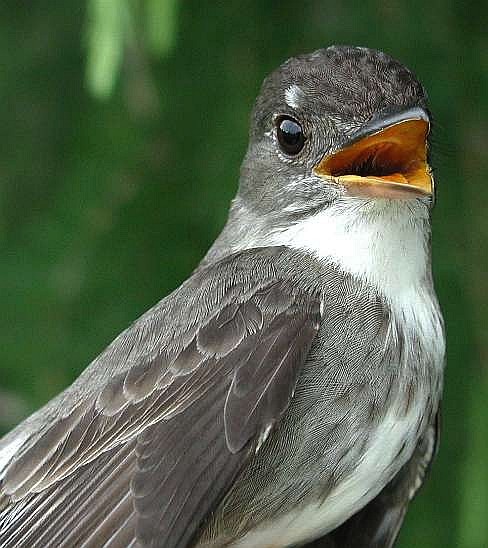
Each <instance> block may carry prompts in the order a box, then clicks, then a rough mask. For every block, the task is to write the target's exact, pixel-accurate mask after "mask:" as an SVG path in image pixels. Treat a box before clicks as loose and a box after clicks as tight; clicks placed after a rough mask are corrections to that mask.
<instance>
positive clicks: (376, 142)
mask: <svg viewBox="0 0 488 548" xmlns="http://www.w3.org/2000/svg"><path fill="white" fill-rule="evenodd" d="M428 133H429V123H428V122H427V121H425V120H421V119H419V120H405V121H401V122H398V123H396V124H393V125H391V126H389V127H387V128H385V129H382V130H379V131H377V132H376V133H373V134H372V135H368V136H367V137H364V138H362V139H360V140H359V141H356V142H355V143H353V144H351V145H349V146H347V147H346V148H344V149H341V150H339V151H337V152H334V153H332V154H329V155H328V156H325V157H324V158H323V159H322V160H321V161H320V163H319V164H318V165H317V166H316V167H315V168H314V172H315V173H316V174H317V175H320V176H322V177H324V178H327V179H330V178H332V179H336V180H337V182H338V183H339V184H341V185H343V186H345V187H346V188H347V190H348V192H349V193H350V194H353V195H355V194H369V195H374V196H382V195H383V196H385V197H388V198H393V197H400V195H405V194H410V195H412V194H413V195H415V194H416V195H430V194H432V193H433V181H432V176H431V170H430V167H429V165H428V163H427V135H428ZM412 197H414V196H412Z"/></svg>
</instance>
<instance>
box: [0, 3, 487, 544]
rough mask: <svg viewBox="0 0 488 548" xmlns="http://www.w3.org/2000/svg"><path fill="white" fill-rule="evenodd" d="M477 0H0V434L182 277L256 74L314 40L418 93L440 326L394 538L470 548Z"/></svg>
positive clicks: (481, 151) (482, 523)
mask: <svg viewBox="0 0 488 548" xmlns="http://www.w3.org/2000/svg"><path fill="white" fill-rule="evenodd" d="M483 4H484V5H483ZM483 4H482V3H481V2H480V3H478V2H462V3H461V2H440V1H436V0H433V1H431V2H428V3H426V2H425V0H422V1H412V2H408V3H407V2H405V3H401V2H398V1H395V0H389V1H385V0H383V1H382V0H378V1H362V2H352V1H347V2H324V1H318V0H316V1H308V2H298V1H296V0H295V1H293V2H290V1H284V0H281V1H268V2H265V1H263V0H253V1H251V0H248V1H246V0H241V1H239V2H237V1H220V2H217V1H207V2H206V1H202V0H193V1H189V0H185V1H182V0H181V1H178V0H171V1H167V0H166V1H165V0H146V1H142V0H141V1H139V2H137V1H129V0H118V1H117V0H91V1H89V2H88V3H86V2H80V1H79V0H78V1H67V0H62V1H61V0H50V1H49V2H42V3H41V2H33V1H32V2H19V1H18V0H15V1H12V0H3V1H2V2H1V3H0V66H1V72H0V75H1V76H0V98H1V101H0V121H1V138H0V185H1V187H0V260H1V263H0V264H1V270H0V307H1V313H0V349H1V358H0V430H1V431H3V432H5V431H6V430H8V429H9V428H10V427H11V426H12V425H14V424H15V423H16V422H17V421H18V420H20V419H21V418H22V417H23V416H25V415H26V414H28V413H29V412H31V411H33V410H34V409H35V408H36V407H38V406H39V405H41V404H42V403H44V402H45V401H47V400H48V399H49V398H51V397H52V396H53V395H54V394H56V393H57V392H59V391H60V390H61V389H63V388H64V387H65V386H66V385H67V384H69V383H70V382H71V381H72V380H73V379H74V378H75V377H76V376H77V375H78V374H79V373H80V371H81V370H82V369H83V368H84V367H85V366H86V365H87V363H88V362H89V361H90V360H91V359H92V358H93V357H94V356H96V355H97V354H98V353H99V352H100V351H101V350H102V349H103V348H104V346H105V345H106V344H107V343H108V342H110V341H111V340H112V339H113V338H114V337H115V336H116V335H117V333H118V332H120V331H121V330H122V329H123V328H125V327H126V326H127V325H128V324H129V323H130V322H131V321H132V320H134V319H135V318H136V317H137V316H138V315H139V314H141V313H142V312H143V311H144V310H145V309H147V308H148V307H149V306H150V305H152V304H153V303H154V302H156V301H157V300H159V299H160V298H161V297H162V296H164V295H165V294H167V293H168V292H169V291H171V290H172V289H173V288H175V287H176V286H177V285H179V284H180V283H181V281H182V280H184V279H185V278H186V277H187V276H188V275H189V274H190V272H191V270H192V269H193V267H194V266H195V265H196V264H197V262H198V260H199V259H200V258H201V257H202V255H203V254H204V252H205V251H206V249H207V248H208V247H209V245H210V244H211V242H212V241H213V239H214V238H215V237H216V235H217V234H218V232H219V230H220V229H221V227H222V225H223V223H224V220H225V217H226V211H227V207H228V203H229V200H230V199H231V198H232V196H233V194H234V193H235V191H236V186H237V179H238V170H239V164H240V161H241V159H242V156H243V154H244V151H245V148H246V141H247V130H248V116H249V111H250V108H251V106H252V102H253V100H254V97H255V96H256V94H257V92H258V89H259V86H260V83H261V81H262V79H263V77H264V76H265V75H266V74H267V73H268V72H269V71H270V70H272V69H273V68H275V67H276V66H277V65H278V64H280V63H281V62H282V61H283V60H285V59H286V58H287V57H290V56H292V55H295V54H297V53H303V52H307V51H311V50H314V49H317V48H319V47H324V46H327V45H330V44H333V43H348V44H354V45H364V46H369V47H374V48H378V49H382V50H385V51H386V52H388V53H390V54H391V55H393V56H394V57H397V58H398V59H400V60H401V61H403V62H404V63H405V64H407V65H408V66H410V67H411V68H412V69H413V70H414V71H415V72H416V73H417V74H418V76H419V77H420V79H421V80H422V82H423V83H424V85H425V86H426V88H427V90H428V91H429V94H430V104H431V108H432V111H433V112H434V115H435V129H434V166H435V169H436V178H437V184H438V205H437V207H436V209H435V212H434V228H433V230H434V241H433V252H434V259H433V262H434V270H435V278H436V283H437V290H438V294H439V298H440V301H441V304H442V307H443V310H444V314H445V317H446V323H447V332H448V364H447V371H446V373H447V378H446V387H445V395H444V404H443V435H442V442H441V450H440V454H439V457H438V459H437V462H436V464H435V466H434V469H433V473H432V476H431V478H430V481H429V482H428V484H427V486H426V487H425V488H424V489H423V491H422V492H421V495H420V496H419V497H418V499H417V500H416V502H415V503H414V504H413V506H412V508H411V510H410V512H409V515H408V518H407V521H406V525H405V527H404V529H403V532H402V535H401V542H400V546H402V547H412V546H416V547H417V546H420V547H445V548H447V547H466V548H468V547H469V548H477V547H485V546H488V502H487V501H488V462H487V460H488V406H487V404H486V402H485V399H486V394H487V389H488V370H487V366H486V358H487V355H488V344H487V342H488V341H487V338H488V335H487V331H486V319H487V309H486V303H487V300H486V284H485V277H486V271H487V262H488V259H487V253H486V251H487V250H486V241H487V235H488V221H487V219H486V217H485V215H486V211H487V205H486V204H487V198H488V187H487V178H488V155H487V154H486V152H485V150H486V143H487V142H488V117H487V111H488V93H487V90H488V44H487V40H486V28H487V25H486V23H487V22H488V3H483Z"/></svg>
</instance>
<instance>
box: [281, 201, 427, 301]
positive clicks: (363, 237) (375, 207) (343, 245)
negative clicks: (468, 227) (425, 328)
mask: <svg viewBox="0 0 488 548" xmlns="http://www.w3.org/2000/svg"><path fill="white" fill-rule="evenodd" d="M270 243H273V244H274V245H289V246H290V247H293V248H297V249H302V250H307V251H309V252H311V253H312V254H313V255H314V256H315V257H316V258H318V259H319V260H322V261H326V262H332V263H334V264H336V265H337V266H338V267H340V268H341V269H342V270H344V271H345V272H348V273H350V274H352V275H353V276H355V277H357V278H359V279H361V280H362V281H364V282H366V283H367V284H368V285H371V286H374V287H375V288H377V289H378V290H379V291H380V292H381V293H383V294H384V295H385V296H386V297H387V298H388V299H390V298H391V299H395V298H397V297H398V296H399V295H402V294H404V293H405V292H409V291H411V290H412V289H415V288H419V287H421V286H423V285H424V284H426V283H430V220H429V210H428V208H427V206H425V205H424V204H421V203H417V202H413V201H410V202H407V201H389V200H374V201H364V200H347V201H343V202H338V203H336V204H334V205H332V206H330V207H328V208H326V209H324V210H322V211H321V212H320V213H318V214H316V215H314V216H311V217H308V218H306V219H304V220H302V221H299V222H297V223H295V224H293V225H291V226H290V227H289V228H287V229H286V230H284V231H281V232H276V233H274V234H273V237H272V239H271V241H270Z"/></svg>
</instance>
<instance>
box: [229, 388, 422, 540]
mask: <svg viewBox="0 0 488 548" xmlns="http://www.w3.org/2000/svg"><path fill="white" fill-rule="evenodd" d="M424 403H425V395H422V396H421V398H419V399H418V401H417V402H415V405H412V406H411V408H410V411H409V413H408V414H406V415H405V414H404V413H403V412H402V411H401V403H400V401H399V402H398V405H396V406H395V405H393V406H392V408H391V409H390V411H389V412H388V413H387V414H386V416H385V419H384V421H383V422H382V423H381V424H380V425H379V426H378V429H377V430H376V433H375V435H374V436H372V439H371V443H370V445H369V447H368V449H367V451H366V452H365V454H364V456H363V458H362V459H361V461H360V462H359V463H358V466H357V468H356V469H355V470H354V472H353V473H351V475H349V476H348V477H346V478H345V479H344V481H342V482H340V483H339V484H338V485H337V486H336V487H335V488H334V489H333V490H332V491H331V492H330V493H329V495H328V496H327V497H326V498H325V499H324V500H323V501H321V502H320V503H318V502H313V503H310V504H307V505H303V506H301V507H298V508H296V509H294V510H293V511H291V512H289V513H287V514H284V515H282V516H280V517H279V518H277V519H276V520H274V521H273V522H268V523H264V524H261V525H260V526H259V527H257V528H256V529H254V530H252V531H250V532H249V533H247V534H246V535H245V536H243V537H242V538H241V539H240V540H239V541H237V542H235V543H234V544H232V547H233V548H256V546H259V547H260V548H267V547H273V548H284V547H289V546H293V545H300V544H301V543H304V542H307V541H311V540H313V539H316V538H320V537H321V536H323V535H325V534H327V533H328V532H329V531H331V530H333V529H335V528H336V527H338V526H339V525H340V524H341V523H343V522H344V521H345V520H346V519H348V518H349V517H350V516H352V515H353V514H355V513H356V512H357V511H359V510H360V509H361V508H362V507H364V506H365V505H366V504H367V503H368V502H369V501H370V500H372V499H373V498H374V497H375V496H376V495H377V494H378V493H379V492H380V491H381V489H382V488H383V487H384V486H385V485H386V483H388V481H389V480H390V479H391V478H392V477H393V476H394V475H395V474H396V473H397V472H398V471H399V470H400V468H401V466H402V465H403V464H404V463H405V462H406V460H407V459H408V457H409V456H410V455H411V453H412V452H413V449H414V446H415V442H416V427H417V424H418V421H419V420H420V417H421V415H422V413H423V409H424ZM405 440H410V443H409V444H407V447H405V449H404V453H403V454H404V457H403V459H402V460H396V459H395V457H396V456H397V454H398V452H399V451H400V450H401V448H402V445H403V444H404V442H405ZM393 462H394V463H395V464H394V465H392V463H393Z"/></svg>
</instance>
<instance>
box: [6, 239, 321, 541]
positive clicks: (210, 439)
mask: <svg viewBox="0 0 488 548" xmlns="http://www.w3.org/2000/svg"><path fill="white" fill-rule="evenodd" d="M260 253H261V254H260ZM283 253H284V251H283V250H282V249H278V248H276V249H274V250H272V251H271V252H266V253H265V252H263V250H261V252H258V251H256V252H254V254H253V253H252V252H247V253H244V254H240V255H237V256H234V257H231V258H228V259H225V260H224V261H222V262H221V263H218V264H217V265H213V266H210V267H208V268H206V269H204V270H202V271H199V272H197V273H196V274H195V275H194V276H193V277H192V278H190V280H189V281H187V282H186V283H185V284H183V286H181V288H179V290H177V291H176V292H175V293H174V294H173V295H171V296H170V297H168V298H167V299H165V300H163V301H162V302H161V303H159V304H158V305H157V306H156V307H155V308H154V309H153V310H152V311H150V312H148V313H147V314H145V315H144V316H143V317H142V318H141V319H140V320H139V321H138V322H136V324H135V325H134V326H133V327H132V328H131V329H129V330H128V331H126V332H125V333H123V334H122V335H121V336H119V337H118V338H117V339H116V341H114V343H112V345H111V346H110V347H109V348H108V349H107V350H106V351H105V352H104V353H103V354H102V355H101V356H100V357H99V358H98V359H97V360H95V362H94V363H93V364H92V365H91V366H90V367H89V368H88V370H87V371H86V372H85V373H84V374H83V375H82V376H81V377H80V378H79V379H78V380H77V381H76V382H75V383H74V385H72V387H70V388H69V389H68V390H67V391H66V392H65V393H64V394H63V395H62V396H61V397H59V398H58V399H57V400H56V404H55V405H57V406H58V407H56V408H49V406H48V407H47V408H46V409H45V410H43V411H42V413H45V414H46V416H49V417H51V421H50V422H49V423H48V424H45V425H43V426H42V427H41V428H40V429H39V430H38V431H37V432H34V433H33V435H32V437H31V439H30V440H29V441H28V442H27V443H25V444H24V446H23V448H22V449H21V450H20V451H19V452H18V454H17V455H16V457H15V458H14V459H13V461H12V462H11V464H10V466H8V467H7V468H6V470H5V474H4V476H3V478H2V479H0V544H1V545H2V546H4V545H5V546H17V545H25V544H27V545H29V546H37V545H39V546H40V545H41V544H38V543H39V542H40V539H43V540H44V545H49V544H50V542H51V541H52V540H53V539H58V540H59V542H58V544H59V545H63V546H64V545H66V546H69V545H86V546H92V545H93V546H101V545H104V543H105V544H106V545H107V546H127V545H128V543H131V542H134V539H135V537H137V541H138V542H139V543H140V544H142V545H145V546H165V548H173V547H175V548H176V547H182V546H185V545H186V543H187V542H188V540H189V539H190V538H191V537H192V536H193V535H194V534H195V532H196V531H197V529H198V526H199V525H200V523H201V522H202V521H203V520H204V519H205V516H206V515H207V513H208V512H209V511H211V509H212V508H213V507H214V506H215V504H217V503H218V501H219V500H220V498H221V497H222V496H223V495H224V493H225V491H226V489H227V488H228V486H229V484H230V482H231V481H232V478H233V477H234V476H235V475H236V474H237V473H238V471H239V470H240V468H241V467H242V466H243V464H244V463H245V462H246V459H247V458H248V455H249V454H250V453H251V452H252V451H254V449H255V447H256V443H255V441H253V440H257V438H259V436H260V435H261V434H262V433H263V432H264V431H265V430H266V429H267V428H268V427H269V426H270V425H272V424H273V423H275V422H276V421H277V420H279V418H280V417H281V415H282V414H283V412H284V411H285V410H286V408H287V406H288V403H289V401H290V399H291V397H292V394H293V391H294V388H295V383H296V380H297V376H298V372H299V370H300V367H301V365H302V363H303V361H304V359H305V357H306V355H307V353H308V351H309V349H310V346H311V344H312V341H313V339H314V337H315V335H316V333H317V330H318V325H319V317H320V311H319V300H318V298H317V296H316V295H314V293H313V291H309V290H307V291H304V290H299V289H298V288H297V287H296V286H295V285H294V284H293V283H290V282H289V281H286V280H283V279H280V277H279V276H277V275H276V272H274V267H273V261H272V260H270V259H272V258H273V254H275V255H282V254H283ZM256 268H258V269H259V270H260V276H258V279H259V282H256V276H255V272H256ZM63 402H64V404H63ZM53 405H54V404H53ZM38 419H39V417H38ZM173 419H174V420H173ZM19 431H20V430H19ZM46 508H49V509H50V511H49V512H46ZM134 528H135V531H136V532H135V533H134ZM41 531H42V534H41ZM134 535H135V536H134ZM48 540H49V541H50V542H47V543H46V541H48ZM68 541H69V543H68ZM36 543H37V544H36ZM70 543H71V544H70Z"/></svg>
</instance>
